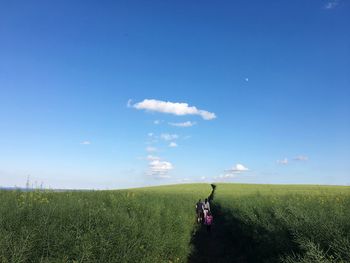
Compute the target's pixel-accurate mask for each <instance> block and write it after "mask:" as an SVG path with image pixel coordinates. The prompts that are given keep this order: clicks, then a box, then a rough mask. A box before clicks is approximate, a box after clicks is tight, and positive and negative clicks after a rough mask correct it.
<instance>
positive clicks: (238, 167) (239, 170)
mask: <svg viewBox="0 0 350 263" xmlns="http://www.w3.org/2000/svg"><path fill="white" fill-rule="evenodd" d="M246 171H249V169H248V168H247V167H245V166H244V165H243V164H240V163H237V164H236V165H234V166H233V167H232V168H231V169H227V170H225V174H239V173H243V172H246Z"/></svg>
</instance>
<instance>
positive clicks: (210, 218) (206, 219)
mask: <svg viewBox="0 0 350 263" xmlns="http://www.w3.org/2000/svg"><path fill="white" fill-rule="evenodd" d="M212 223H213V216H209V215H208V216H206V217H205V221H204V224H206V225H208V226H210V225H211V224H212Z"/></svg>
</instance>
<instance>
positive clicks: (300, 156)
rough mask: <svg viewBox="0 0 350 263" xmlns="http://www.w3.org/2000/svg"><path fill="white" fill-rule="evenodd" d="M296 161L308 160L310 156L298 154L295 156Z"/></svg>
mask: <svg viewBox="0 0 350 263" xmlns="http://www.w3.org/2000/svg"><path fill="white" fill-rule="evenodd" d="M293 160H294V161H307V160H309V157H307V156H305V155H298V156H296V157H294V158H293Z"/></svg>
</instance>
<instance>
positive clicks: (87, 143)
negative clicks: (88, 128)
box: [80, 141, 91, 145]
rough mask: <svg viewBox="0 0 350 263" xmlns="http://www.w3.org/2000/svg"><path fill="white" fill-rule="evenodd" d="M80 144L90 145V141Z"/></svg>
mask: <svg viewBox="0 0 350 263" xmlns="http://www.w3.org/2000/svg"><path fill="white" fill-rule="evenodd" d="M80 144H81V145H90V144H91V142H90V141H82V142H81V143H80Z"/></svg>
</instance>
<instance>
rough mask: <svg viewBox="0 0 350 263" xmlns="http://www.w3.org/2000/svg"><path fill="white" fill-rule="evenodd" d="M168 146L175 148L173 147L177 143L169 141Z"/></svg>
mask: <svg viewBox="0 0 350 263" xmlns="http://www.w3.org/2000/svg"><path fill="white" fill-rule="evenodd" d="M169 147H171V148H175V147H177V143H176V142H171V143H169Z"/></svg>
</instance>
